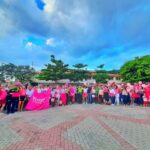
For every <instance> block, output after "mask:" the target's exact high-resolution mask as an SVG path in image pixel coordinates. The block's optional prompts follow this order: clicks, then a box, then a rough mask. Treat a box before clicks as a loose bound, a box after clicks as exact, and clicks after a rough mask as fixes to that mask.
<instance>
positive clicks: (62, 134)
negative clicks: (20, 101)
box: [0, 104, 150, 150]
mask: <svg viewBox="0 0 150 150" xmlns="http://www.w3.org/2000/svg"><path fill="white" fill-rule="evenodd" d="M0 150H150V108H142V107H135V106H105V105H95V104H92V105H86V104H81V105H77V104H74V105H70V106H65V107H57V108H50V109H48V110H42V111H34V112H20V113H15V114H10V115H5V114H0Z"/></svg>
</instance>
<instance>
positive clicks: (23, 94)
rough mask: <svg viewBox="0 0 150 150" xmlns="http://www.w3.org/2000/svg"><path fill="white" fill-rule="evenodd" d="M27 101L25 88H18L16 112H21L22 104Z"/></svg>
mask: <svg viewBox="0 0 150 150" xmlns="http://www.w3.org/2000/svg"><path fill="white" fill-rule="evenodd" d="M26 99H27V97H26V89H25V87H23V86H22V87H20V97H19V105H18V111H22V110H23V108H24V102H25V100H26Z"/></svg>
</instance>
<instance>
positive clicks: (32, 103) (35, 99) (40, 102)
mask: <svg viewBox="0 0 150 150" xmlns="http://www.w3.org/2000/svg"><path fill="white" fill-rule="evenodd" d="M49 100H50V90H48V91H45V92H40V93H38V92H37V90H35V91H34V93H33V95H32V96H31V98H30V100H29V102H28V104H27V106H26V109H27V110H42V109H47V108H49V107H50V104H49Z"/></svg>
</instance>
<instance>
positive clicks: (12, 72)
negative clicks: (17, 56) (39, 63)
mask: <svg viewBox="0 0 150 150" xmlns="http://www.w3.org/2000/svg"><path fill="white" fill-rule="evenodd" d="M34 75H35V70H34V69H33V68H31V67H30V66H25V65H24V66H21V65H19V66H17V65H15V64H12V63H8V64H2V65H0V80H1V81H2V82H5V81H6V80H7V79H13V78H15V79H16V80H19V81H21V82H26V81H30V80H31V79H32V77H33V76H34Z"/></svg>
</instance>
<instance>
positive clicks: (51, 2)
mask: <svg viewBox="0 0 150 150" xmlns="http://www.w3.org/2000/svg"><path fill="white" fill-rule="evenodd" d="M43 1H44V3H45V6H44V11H45V12H47V13H52V12H54V10H55V8H56V5H55V3H56V1H55V0H43Z"/></svg>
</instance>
